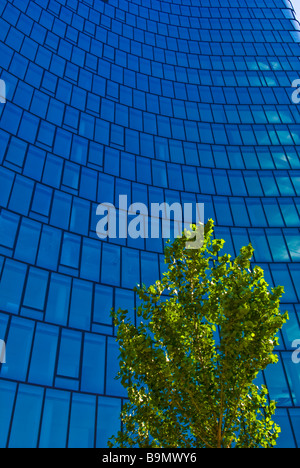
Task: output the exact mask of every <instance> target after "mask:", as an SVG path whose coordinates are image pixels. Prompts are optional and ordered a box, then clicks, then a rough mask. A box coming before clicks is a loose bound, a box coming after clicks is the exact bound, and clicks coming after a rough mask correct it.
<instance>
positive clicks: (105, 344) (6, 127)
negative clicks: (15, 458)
mask: <svg viewBox="0 0 300 468" xmlns="http://www.w3.org/2000/svg"><path fill="white" fill-rule="evenodd" d="M0 13H1V19H0V41H1V42H0V79H1V80H2V85H3V86H2V88H1V89H2V91H3V92H2V94H5V96H3V95H2V96H1V99H0V164H1V167H0V206H1V211H0V339H1V340H3V342H5V343H6V362H3V363H2V364H1V365H0V367H1V369H0V446H1V447H106V446H107V440H108V438H109V437H110V436H111V435H112V434H114V433H116V431H117V430H119V428H120V422H119V414H120V409H121V407H122V404H123V402H124V398H125V397H126V394H125V393H124V390H123V388H122V387H121V385H120V383H119V381H116V380H115V379H114V377H115V374H116V372H117V368H118V345H117V343H116V342H115V330H114V327H113V324H112V319H111V317H110V309H111V307H112V306H113V307H116V308H118V307H119V306H122V308H128V310H129V311H131V312H132V318H133V320H134V314H133V309H134V307H135V305H136V297H135V294H134V292H133V286H134V285H135V284H136V283H141V282H143V283H146V284H150V283H151V282H153V281H155V280H156V279H157V278H158V277H159V276H160V275H161V273H162V272H163V270H164V263H163V240H162V239H142V238H140V239H130V238H127V239H126V238H118V239H103V240H100V239H99V238H98V237H97V234H96V225H97V216H96V208H97V205H98V204H99V203H103V202H109V203H112V204H114V205H117V204H118V199H119V195H120V194H123V195H127V197H128V200H129V201H130V203H133V202H143V203H145V204H146V205H147V206H149V205H150V203H152V202H159V203H161V202H162V201H164V200H165V201H167V202H169V203H171V202H176V201H178V202H180V203H185V202H192V203H196V202H199V203H204V206H205V218H206V219H207V218H213V219H214V220H215V224H216V229H215V235H216V237H219V238H223V239H225V240H226V250H227V251H228V252H229V253H231V254H232V255H236V254H237V253H238V251H239V248H240V247H241V246H243V245H246V244H248V243H249V242H250V241H251V242H252V243H253V246H254V248H255V258H254V260H255V262H256V263H257V264H259V265H261V266H262V267H263V268H264V270H265V274H266V277H267V279H268V282H269V283H270V285H278V284H281V285H283V286H284V287H285V295H284V297H283V301H282V307H283V308H284V309H287V310H288V311H289V314H290V320H289V322H288V323H287V324H286V326H285V328H284V329H283V331H282V333H281V334H280V345H279V346H278V348H277V352H278V354H279V362H278V364H276V365H275V366H272V367H270V368H267V370H266V371H265V372H264V373H263V375H261V381H263V382H265V383H266V384H267V386H268V388H269V391H270V395H271V397H272V398H274V399H276V401H277V406H278V410H277V413H276V420H277V421H278V422H279V424H280V425H281V428H282V434H281V436H280V439H279V442H278V446H279V447H289V448H299V447H300V364H297V362H298V353H297V349H298V348H297V346H299V344H298V343H297V341H296V340H300V329H299V319H300V316H299V313H300V306H299V298H300V263H299V262H300V241H299V226H300V224H299V215H300V158H299V154H300V153H299V150H300V146H299V144H300V133H299V122H300V104H297V100H298V99H297V89H296V88H293V83H294V81H295V80H297V79H299V78H300V62H299V58H298V56H299V38H300V33H299V31H300V28H299V24H298V22H297V21H296V20H295V16H294V12H293V9H292V5H291V3H290V2H289V1H288V0H161V1H158V0H130V1H129V0H108V1H106V2H103V1H101V0H83V1H78V0H38V1H30V0H10V1H5V0H0ZM4 91H5V93H4ZM0 94H1V93H0ZM294 358H295V359H294Z"/></svg>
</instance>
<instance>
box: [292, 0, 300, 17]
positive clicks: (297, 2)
mask: <svg viewBox="0 0 300 468" xmlns="http://www.w3.org/2000/svg"><path fill="white" fill-rule="evenodd" d="M291 2H292V4H293V6H294V10H295V11H296V14H297V19H298V21H300V0H291Z"/></svg>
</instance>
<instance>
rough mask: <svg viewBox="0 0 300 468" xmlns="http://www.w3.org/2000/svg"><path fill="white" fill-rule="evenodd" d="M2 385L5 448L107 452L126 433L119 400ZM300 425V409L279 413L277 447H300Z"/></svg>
mask: <svg viewBox="0 0 300 468" xmlns="http://www.w3.org/2000/svg"><path fill="white" fill-rule="evenodd" d="M0 387H1V395H2V398H1V400H0V408H1V414H2V417H1V422H0V445H1V447H2V448H5V447H6V446H7V447H10V448H22V447H24V446H26V447H31V448H35V447H40V448H43V447H45V448H64V447H69V448H92V447H97V448H104V447H107V441H108V439H109V438H110V437H112V435H115V434H116V433H117V432H118V431H119V430H120V419H119V417H120V411H121V400H120V399H118V398H108V397H103V396H97V397H96V396H93V395H88V394H79V393H76V392H72V393H71V392H68V391H60V390H55V389H46V390H45V389H44V388H41V387H39V386H32V385H25V384H20V385H17V384H16V383H14V382H9V381H5V380H1V382H0ZM272 393H273V389H272ZM276 393H277V394H278V393H280V392H278V391H277V392H276ZM282 393H283V392H282ZM282 393H281V394H282ZM12 414H13V417H12V416H11V415H12ZM96 414H97V416H98V417H97V419H96ZM49 421H51V424H49ZM299 421H300V413H299V409H296V408H290V409H283V408H282V409H280V408H279V409H277V411H276V422H277V423H278V424H279V425H280V427H281V428H282V433H281V435H280V438H279V441H278V442H277V447H279V448H280V447H283V448H284V447H288V448H296V447H299V446H300V440H299V429H298V428H299ZM24 425H25V426H24ZM26 428H28V429H26ZM29 428H30V430H29ZM39 428H40V429H39Z"/></svg>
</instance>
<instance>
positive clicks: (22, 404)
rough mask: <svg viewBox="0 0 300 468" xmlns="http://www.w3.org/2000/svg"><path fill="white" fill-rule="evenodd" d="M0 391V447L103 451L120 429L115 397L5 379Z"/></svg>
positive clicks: (117, 403)
mask: <svg viewBox="0 0 300 468" xmlns="http://www.w3.org/2000/svg"><path fill="white" fill-rule="evenodd" d="M0 388H1V395H2V398H1V401H0V409H1V415H2V417H1V422H0V446H1V447H2V448H5V447H6V446H7V447H11V448H22V447H24V446H26V447H28V448H36V447H37V446H38V447H40V448H65V447H69V448H92V447H97V448H104V447H107V442H108V439H109V438H110V437H112V435H115V434H116V433H117V432H118V431H119V430H120V411H121V400H120V399H118V398H108V397H105V396H97V397H96V396H93V395H88V394H79V393H76V392H69V391H60V390H55V389H46V390H45V389H44V388H42V387H39V386H37V385H35V386H32V385H25V384H19V385H17V384H16V383H14V382H9V381H5V380H1V382H0ZM12 414H13V417H12V416H11V415H12ZM96 414H97V416H98V418H97V419H96ZM11 419H12V421H11ZM10 427H11V429H10ZM39 428H40V429H39Z"/></svg>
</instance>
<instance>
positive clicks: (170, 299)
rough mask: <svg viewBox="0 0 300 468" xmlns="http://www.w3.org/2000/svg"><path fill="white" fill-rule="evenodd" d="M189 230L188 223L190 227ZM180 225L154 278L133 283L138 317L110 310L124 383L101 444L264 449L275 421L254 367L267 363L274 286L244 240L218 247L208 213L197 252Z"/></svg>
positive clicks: (278, 290)
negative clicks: (111, 430)
mask: <svg viewBox="0 0 300 468" xmlns="http://www.w3.org/2000/svg"><path fill="white" fill-rule="evenodd" d="M193 229H195V226H193ZM186 240H187V238H186V233H185V235H184V236H183V237H181V238H177V239H176V240H175V241H174V242H173V243H171V242H169V243H168V244H167V246H166V250H165V262H166V263H167V266H168V269H167V271H166V273H164V275H163V277H162V280H160V281H156V283H155V284H153V285H151V286H150V287H148V288H146V287H145V286H144V285H142V286H141V287H138V288H136V291H137V293H138V296H139V298H140V300H141V305H140V306H139V307H138V309H137V316H138V325H137V326H135V325H134V324H132V323H130V321H129V320H128V312H127V311H126V310H121V309H119V310H118V311H117V312H113V317H114V322H115V325H116V326H117V340H118V342H119V346H120V372H119V375H118V377H119V378H120V379H121V382H122V384H123V386H124V387H125V388H126V389H127V391H128V403H126V404H125V405H124V408H123V411H122V415H121V419H122V424H123V431H122V432H119V433H118V434H117V435H116V436H114V437H112V439H111V440H110V441H109V445H110V447H113V446H117V447H162V448H174V447H176V448H190V447H194V448H196V447H197V448H260V447H261V448H268V447H272V446H274V445H275V444H276V438H277V437H278V433H279V432H280V428H279V427H278V426H277V425H276V424H275V423H274V421H273V420H272V417H273V415H274V412H275V402H274V401H270V399H269V396H268V392H267V389H266V387H265V386H261V387H260V388H259V387H258V386H257V385H256V384H255V383H254V382H255V379H256V377H257V375H258V373H259V372H260V371H261V370H263V369H265V368H266V366H267V365H269V364H272V363H275V362H276V361H277V356H276V354H274V346H275V345H276V344H277V337H276V335H277V334H278V330H279V329H280V328H281V327H282V325H283V324H284V322H285V321H286V320H287V319H288V316H287V313H284V314H281V313H280V311H279V304H280V298H281V296H282V294H283V292H284V291H283V287H281V286H278V287H275V288H269V287H268V286H269V285H268V284H267V282H266V280H265V279H264V272H263V270H262V269H261V268H260V267H258V266H254V267H252V265H251V264H250V260H251V258H252V255H253V248H252V246H251V244H250V245H248V246H245V247H243V248H242V249H241V250H240V253H239V255H238V256H237V257H236V258H235V259H232V258H231V257H230V255H228V254H223V255H221V250H222V248H223V244H224V241H223V240H219V239H213V221H212V220H209V221H208V223H207V224H206V226H205V230H204V243H203V246H202V248H200V249H198V250H193V249H187V248H186Z"/></svg>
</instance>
